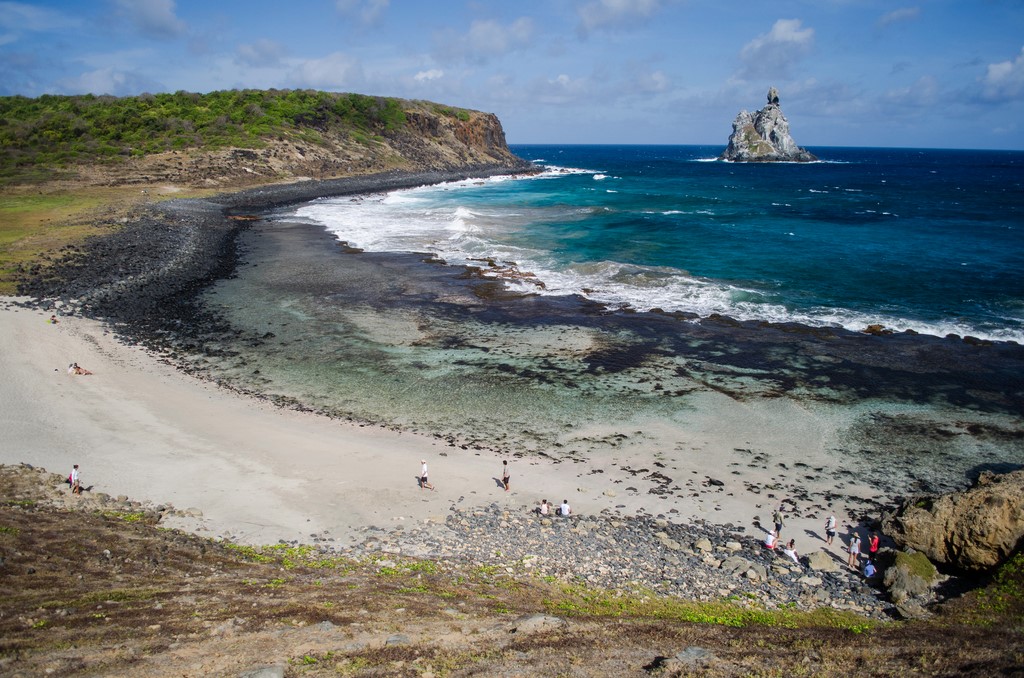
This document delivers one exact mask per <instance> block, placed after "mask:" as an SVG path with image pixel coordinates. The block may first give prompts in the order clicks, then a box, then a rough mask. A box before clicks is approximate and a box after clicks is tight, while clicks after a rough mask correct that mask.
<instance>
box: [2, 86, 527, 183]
mask: <svg viewBox="0 0 1024 678" xmlns="http://www.w3.org/2000/svg"><path fill="white" fill-rule="evenodd" d="M0 144H2V145H3V148H4V153H3V155H2V156H0V187H2V186H7V187H11V186H15V185H19V184H25V183H32V184H36V183H39V182H47V181H52V180H54V179H60V180H63V181H70V182H72V183H74V184H77V185H81V186H120V185H139V184H143V185H144V184H158V183H170V184H175V185H179V186H187V187H192V188H218V187H238V186H247V185H253V184H260V183H268V182H280V181H291V180H296V179H303V178H315V179H324V178H331V177H337V176H350V175H353V174H366V173H371V172H380V171H385V170H392V169H399V170H407V171H423V170H446V169H454V168H463V167H468V166H475V165H517V164H520V163H521V161H519V159H518V158H516V157H515V156H514V155H512V153H511V152H510V151H509V150H508V147H507V145H506V143H505V135H504V132H503V131H502V128H501V123H500V122H499V121H498V119H497V117H496V116H494V115H493V114H489V113H481V112H479V111H470V110H466V109H460V108H452V107H448V106H443V105H441V104H435V103H430V102H426V101H408V100H402V99H394V98H384V97H370V96H365V95H361V94H347V93H346V94H342V93H333V92H320V91H313V90H233V91H221V92H211V93H208V94H196V93H191V92H176V93H173V94H170V93H168V94H144V95H140V96H137V97H123V98H116V97H109V96H93V95H82V96H42V97H39V98H36V99H29V98H26V97H20V96H14V97H0Z"/></svg>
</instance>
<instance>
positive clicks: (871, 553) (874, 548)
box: [868, 532, 878, 560]
mask: <svg viewBox="0 0 1024 678" xmlns="http://www.w3.org/2000/svg"><path fill="white" fill-rule="evenodd" d="M877 555H878V533H877V532H872V533H871V538H870V539H868V560H870V559H871V558H874V557H875V556H877Z"/></svg>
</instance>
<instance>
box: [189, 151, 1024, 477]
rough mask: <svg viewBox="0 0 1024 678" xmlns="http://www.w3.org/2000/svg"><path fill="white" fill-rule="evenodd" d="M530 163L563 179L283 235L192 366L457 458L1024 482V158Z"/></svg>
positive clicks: (249, 252) (508, 181)
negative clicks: (415, 437) (398, 433)
mask: <svg viewBox="0 0 1024 678" xmlns="http://www.w3.org/2000/svg"><path fill="white" fill-rule="evenodd" d="M513 150H514V151H515V152H516V153H517V154H518V155H520V156H521V157H524V158H526V159H529V160H532V161H535V162H536V163H537V164H538V165H540V166H541V167H543V168H544V169H543V172H541V173H540V174H537V175H532V176H517V177H499V178H492V179H481V180H470V181H464V182H459V183H453V184H445V185H437V186H429V187H423V188H417V189H411V190H403V191H397V192H392V193H387V194H383V193H382V194H371V195H363V196H356V197H352V196H347V197H341V198H326V199H319V200H315V201H312V202H310V203H307V204H303V205H299V206H296V207H290V208H287V209H283V210H277V211H275V212H273V213H270V214H267V215H266V216H265V218H264V219H263V220H262V221H259V222H256V223H254V224H253V226H252V227H251V228H248V229H247V230H245V231H244V232H243V233H242V235H241V236H240V239H239V244H238V247H239V261H240V264H239V266H238V268H237V270H236V271H235V274H234V275H233V276H232V277H230V278H228V279H225V280H221V281H219V282H218V283H217V284H215V285H214V286H213V287H211V288H210V289H209V290H208V291H207V292H206V293H205V294H204V296H203V305H204V307H205V309H206V310H208V311H210V312H211V313H213V314H215V315H216V316H217V317H219V318H220V319H221V320H223V322H224V324H225V326H226V327H228V328H230V329H229V331H227V332H224V333H222V334H221V335H220V336H219V338H218V339H217V340H216V342H214V343H212V344H207V345H206V347H205V350H204V351H203V352H202V353H201V354H200V355H198V356H197V357H196V359H195V363H196V364H195V367H196V368H197V369H200V370H203V371H205V372H207V373H209V374H210V375H211V376H212V377H213V378H214V379H216V380H217V381H219V382H220V383H223V384H225V385H228V386H231V387H233V388H238V389H241V390H244V391H247V392H252V393H256V394H260V395H262V396H264V397H267V398H270V399H272V400H274V401H276V402H279V403H285V404H291V405H295V406H299V407H302V408H306V409H312V410H315V411H319V412H323V413H326V414H329V415H331V416H335V417H340V418H344V419H349V420H352V421H355V422H359V423H369V424H373V425H381V426H386V427H391V428H396V429H399V430H402V431H411V432H416V433H420V434H426V435H431V436H435V437H436V438H437V439H438V441H439V444H442V445H443V446H445V447H447V448H450V449H452V450H453V452H455V453H459V451H460V450H461V451H462V452H461V453H482V452H483V451H484V450H491V451H494V452H496V453H498V454H503V455H507V454H515V455H525V456H530V455H543V456H547V457H551V458H554V459H558V460H564V461H573V462H580V463H587V462H589V461H593V460H595V459H597V460H602V459H604V460H608V459H612V458H615V459H617V463H620V464H626V465H628V464H630V463H631V462H630V459H631V458H632V457H631V454H632V453H631V450H632V451H637V452H639V451H642V452H643V454H644V455H648V456H649V455H652V454H653V455H654V456H655V457H656V458H660V459H663V460H665V463H666V464H671V463H673V462H676V463H679V464H686V465H688V466H689V467H692V466H693V465H695V464H696V465H698V466H699V464H700V461H699V460H700V459H701V458H702V455H713V456H714V457H715V458H716V459H726V458H728V459H734V460H735V461H733V462H730V463H732V464H735V465H737V467H738V468H739V467H750V466H757V467H758V468H759V469H760V470H759V472H765V473H770V472H771V471H770V468H769V462H768V461H766V460H768V459H771V458H773V457H775V458H777V455H778V454H781V453H782V451H784V452H785V456H786V459H788V460H789V461H788V462H786V463H788V464H791V463H792V459H794V458H796V459H803V460H805V462H804V463H805V464H808V465H811V466H813V467H814V468H815V469H817V470H816V471H815V473H824V472H825V471H823V470H822V469H831V472H832V473H835V474H839V475H836V476H835V478H836V480H835V483H836V486H837V487H843V486H845V485H847V484H848V482H849V480H850V477H856V478H857V483H856V484H857V485H858V487H861V488H862V489H863V488H869V489H864V492H869V491H870V492H882V493H887V494H889V495H890V496H891V495H895V494H900V493H903V492H906V491H907V490H908V488H910V487H916V488H918V489H920V488H931V489H934V488H941V487H947V488H948V487H955V486H958V484H960V483H963V482H965V479H966V478H968V477H970V476H971V475H974V474H976V473H977V472H978V471H979V470H980V469H982V468H1005V467H1006V466H1007V465H1010V466H1011V467H1012V466H1017V465H1021V464H1024V426H1022V425H1021V423H1020V422H1021V418H1022V416H1024V389H1022V386H1021V385H1022V384H1024V346H1021V343H1024V281H1022V276H1021V275H1020V273H1021V271H1022V270H1024V232H1022V231H1024V200H1022V197H1024V191H1022V185H1024V153H1020V152H990V151H931V150H905V149H839V148H836V149H830V148H822V149H819V148H815V149H812V150H813V152H815V153H816V154H817V155H818V156H819V157H820V158H822V161H821V162H817V163H811V164H772V165H752V164H732V163H725V162H719V161H716V160H715V159H714V158H715V156H716V155H717V153H718V152H720V150H721V149H720V148H717V147H696V146H664V147H660V146H515V147H513ZM869 325H883V326H885V327H886V328H888V329H890V330H891V331H892V333H891V334H887V335H872V334H867V333H864V332H863V330H864V329H865V328H866V327H868V326H869ZM948 335H956V336H948ZM787 473H789V472H788V471H787ZM808 477H810V476H808ZM793 491H794V492H795V491H797V490H796V489H794V490H793Z"/></svg>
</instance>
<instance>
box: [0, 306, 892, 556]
mask: <svg viewBox="0 0 1024 678" xmlns="http://www.w3.org/2000/svg"><path fill="white" fill-rule="evenodd" d="M18 302H19V300H17V299H7V300H5V301H4V303H3V304H2V306H3V307H2V308H0V345H2V346H3V347H4V348H3V351H2V352H0V370H2V373H3V375H4V378H3V379H2V380H0V384H2V387H0V388H2V390H3V396H2V401H3V402H4V403H5V406H4V408H3V410H2V414H0V462H2V463H6V464H17V463H29V464H32V465H33V466H42V467H44V468H46V469H47V470H50V471H53V472H57V473H62V472H63V473H67V472H68V471H70V469H71V466H72V464H75V463H77V464H80V465H81V468H82V475H83V484H84V486H85V487H88V488H91V491H92V492H104V493H107V494H109V495H112V496H118V495H126V496H128V497H131V498H132V499H136V500H142V501H148V502H151V503H154V504H160V503H168V504H171V505H173V506H174V507H175V508H176V509H178V510H179V511H182V510H185V509H198V511H200V512H201V518H199V517H196V518H189V517H182V516H174V517H169V518H166V519H165V520H164V521H163V522H162V524H164V525H166V526H169V527H178V528H181V529H186V530H190V531H195V532H197V533H199V534H201V535H206V536H211V537H225V538H230V539H231V540H233V541H236V542H240V543H248V544H267V543H274V542H277V541H278V540H285V541H297V542H304V543H309V542H311V541H326V542H327V543H328V544H331V543H333V544H335V545H337V546H346V545H349V544H351V543H354V542H356V541H359V540H361V539H362V536H361V535H362V533H363V532H364V531H365V528H367V527H378V528H383V529H392V528H395V527H397V526H400V525H405V526H409V525H412V524H417V525H429V524H431V523H437V524H440V523H443V521H444V519H445V517H446V516H447V515H448V514H449V512H450V511H451V509H452V507H458V508H460V509H472V508H474V507H487V506H490V505H491V504H492V503H495V504H497V505H498V506H499V507H502V508H507V509H510V510H514V511H520V510H521V511H527V510H530V509H531V508H532V507H534V506H536V505H537V504H538V503H539V502H540V500H541V499H545V498H546V499H548V501H550V502H552V503H553V504H558V503H561V501H562V500H563V499H568V500H569V502H570V504H571V505H572V506H573V509H574V512H575V513H576V514H577V515H594V514H601V513H604V514H605V515H616V514H617V515H636V514H647V515H652V516H664V517H665V518H667V519H669V520H671V521H673V522H678V523H685V522H687V521H690V520H693V519H705V520H708V521H710V522H713V523H716V524H720V525H722V524H732V525H734V526H736V527H737V528H738V529H740V530H742V531H745V533H746V534H751V535H755V536H761V535H762V530H761V529H760V528H759V527H758V524H757V519H758V518H760V519H761V521H763V522H764V524H765V525H768V523H769V521H770V516H771V514H772V512H773V511H774V509H775V508H776V507H777V506H778V505H779V503H780V502H781V501H782V500H784V499H785V500H788V502H791V503H787V510H788V511H789V512H788V513H787V526H786V528H785V529H784V531H783V536H784V538H786V539H788V538H790V537H795V538H796V539H797V545H798V549H799V550H801V551H802V552H807V551H809V550H811V549H816V548H820V547H822V546H823V545H824V542H823V541H822V540H821V539H820V535H821V533H822V525H823V523H824V521H825V518H826V516H827V515H828V510H827V509H828V508H829V507H827V506H826V505H825V503H824V502H820V501H814V502H812V501H810V500H803V501H798V500H795V499H793V496H794V494H793V492H794V489H795V491H796V492H797V494H798V495H813V496H816V497H819V498H820V497H821V496H823V495H824V493H828V492H831V491H832V490H833V489H834V487H833V485H834V478H833V476H832V475H830V474H828V473H821V474H818V475H813V474H811V476H809V477H808V478H801V479H800V481H799V483H796V481H794V480H792V479H790V482H789V483H786V482H782V483H780V480H779V476H778V474H779V473H780V471H779V468H781V467H779V466H778V464H779V463H783V464H786V465H787V467H788V468H790V469H791V468H792V467H793V464H795V463H796V462H798V461H799V462H803V463H806V464H808V466H809V467H813V466H818V467H821V466H824V465H826V464H828V463H829V461H830V460H829V458H828V456H827V454H826V453H825V452H823V451H821V444H822V441H823V439H824V438H825V437H827V431H825V430H822V427H823V426H825V424H824V423H823V422H822V421H820V420H819V419H818V418H817V417H816V416H815V415H814V414H813V413H811V412H808V411H806V410H804V409H803V408H801V407H800V406H799V405H797V404H794V403H792V402H790V401H787V400H781V399H774V400H765V401H760V402H758V401H754V402H747V403H743V404H738V403H735V402H732V401H731V400H730V399H729V398H727V397H726V396H723V395H721V394H713V393H712V394H709V396H708V397H709V398H711V399H712V400H708V401H706V403H705V404H706V406H705V407H703V408H701V412H698V413H696V414H695V415H694V416H693V418H692V421H693V422H694V427H695V428H694V430H693V431H691V432H689V433H688V434H686V435H685V436H682V437H681V433H680V431H679V430H678V428H677V427H673V430H671V431H664V432H662V433H663V435H658V433H659V432H658V431H657V425H658V424H657V422H651V429H650V431H648V434H649V435H647V436H644V438H643V440H638V441H634V442H630V443H627V444H624V445H623V446H622V448H621V449H620V450H619V451H616V452H614V453H613V454H612V455H611V456H610V457H607V456H606V457H605V458H604V459H603V460H586V461H581V460H563V461H561V462H556V461H553V460H551V459H547V458H544V457H536V456H535V457H521V458H512V459H511V460H510V467H511V469H512V471H511V473H512V480H511V490H510V491H509V492H505V491H504V489H503V488H502V487H501V483H500V476H501V466H502V465H501V461H502V459H501V458H500V457H499V456H497V454H496V453H494V452H490V451H481V450H473V449H466V450H464V449H461V448H459V447H453V446H450V445H449V444H448V443H446V442H445V441H443V440H440V439H437V438H433V437H430V436H424V435H416V434H409V433H398V432H395V431H391V430H386V429H383V428H377V427H372V426H359V425H356V424H352V423H347V422H341V421H337V420H332V419H330V418H327V417H324V416H320V415H315V414H310V413H304V412H297V411H290V410H285V409H279V408H277V407H275V406H273V405H271V404H269V403H267V402H264V401H261V400H258V399H255V398H251V397H247V396H242V395H239V394H237V393H234V392H231V391H228V390H225V389H222V388H220V387H218V386H216V385H214V384H212V383H210V382H205V381H201V380H199V379H197V378H195V377H191V376H188V375H186V374H184V373H182V372H180V371H178V370H176V369H174V368H173V367H172V366H170V365H168V364H165V363H164V362H161V361H160V360H159V359H158V357H156V356H154V355H152V354H150V353H147V352H146V351H144V350H142V349H140V348H137V347H132V346H126V345H123V344H121V343H119V342H118V341H117V340H116V338H115V337H114V335H113V334H112V333H111V332H110V331H109V329H108V328H106V327H105V326H104V325H103V324H101V323H99V322H97V321H93V320H88V319H83V318H79V317H63V318H61V320H60V322H59V323H58V324H56V325H53V324H50V323H49V322H48V318H49V313H48V312H43V311H40V310H35V309H31V308H28V307H25V306H21V305H20V304H19V303H18ZM71 362H77V363H79V364H80V365H82V366H83V367H85V368H87V369H89V370H92V372H93V374H92V375H89V376H72V375H69V374H68V372H67V367H68V364H69V363H71ZM715 398H718V399H719V400H717V401H716V400H714V399H715ZM599 428H600V427H595V430H593V431H590V433H593V434H594V435H599V434H600V433H601V431H600V430H599ZM585 433H587V431H581V432H580V434H581V435H582V434H585ZM652 435H653V436H654V438H655V439H660V440H669V439H675V441H676V442H675V445H674V446H673V447H667V446H665V445H652V444H650V440H651V436H652ZM752 449H756V450H757V454H756V456H757V457H758V458H757V459H756V460H755V461H753V462H752V461H751V455H752V454H754V452H752V451H751V450H752ZM421 459H426V460H427V462H428V464H429V466H430V480H431V482H432V483H433V484H434V486H435V487H436V490H435V491H429V490H421V489H420V488H419V487H418V485H417V482H416V476H417V475H418V472H419V468H420V460H421ZM783 473H784V475H788V474H789V471H785V472H783ZM667 478H671V480H670V481H668V482H666V479H667ZM709 479H714V480H716V481H719V482H721V483H722V484H721V485H718V484H716V483H710V482H709ZM794 483H796V484H794ZM773 485H774V489H772V486H773ZM670 487H671V488H675V490H676V491H674V492H659V489H660V488H661V489H667V488H670ZM751 488H753V489H751ZM651 490H654V491H655V492H653V493H652V492H651ZM843 491H844V493H846V495H848V496H850V497H856V496H861V497H869V496H871V495H872V493H873V490H872V488H870V487H867V486H865V485H859V484H857V483H856V482H855V481H853V482H848V483H847V484H846V487H845V489H844V490H843ZM854 503H856V502H854ZM812 504H813V505H812ZM852 508H854V507H853V506H851V505H847V504H844V503H843V502H841V501H837V502H835V503H834V505H833V506H832V507H831V509H832V510H834V511H835V513H836V515H837V517H838V519H839V524H840V532H841V534H842V533H843V528H842V526H843V525H844V523H846V522H847V520H848V516H849V515H850V514H849V513H848V511H849V510H851V509H852ZM438 529H443V528H441V527H438ZM841 547H842V542H841V540H840V539H837V540H836V541H835V543H834V545H833V547H832V550H833V551H834V552H835V553H836V554H837V555H840V556H841ZM841 557H842V556H841ZM844 559H845V558H844Z"/></svg>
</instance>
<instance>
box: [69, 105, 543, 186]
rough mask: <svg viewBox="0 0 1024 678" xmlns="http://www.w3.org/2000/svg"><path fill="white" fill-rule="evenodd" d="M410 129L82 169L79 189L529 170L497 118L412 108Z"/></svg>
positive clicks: (171, 154)
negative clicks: (391, 173) (511, 147)
mask: <svg viewBox="0 0 1024 678" xmlns="http://www.w3.org/2000/svg"><path fill="white" fill-rule="evenodd" d="M405 104H406V106H405V110H404V111H403V114H404V116H405V122H404V123H403V124H402V125H399V126H396V127H395V128H394V129H380V130H376V132H377V133H374V134H371V133H370V132H361V131H359V130H348V129H343V128H324V129H319V128H316V127H314V126H308V127H299V128H296V132H295V133H294V134H291V135H272V136H267V137H264V138H263V139H261V140H260V141H259V144H258V146H259V147H258V148H210V147H204V148H189V149H182V150H177V151H167V152H164V153H149V154H145V155H141V156H138V157H131V158H129V159H126V160H124V161H121V162H105V163H103V164H99V165H83V166H80V167H77V168H75V169H74V177H75V179H74V180H75V182H76V183H77V184H79V185H102V186H124V185H133V186H140V187H146V186H154V185H157V186H163V185H170V186H188V187H195V188H208V189H210V188H212V189H237V188H245V187H249V186H262V185H266V184H268V183H281V182H290V181H296V180H309V179H317V180H328V179H335V178H339V177H352V176H365V175H370V174H379V173H381V172H389V171H394V170H401V171H404V172H451V171H457V170H462V169H465V168H471V167H481V166H487V167H505V168H508V169H509V170H510V171H524V170H526V169H528V168H529V167H530V164H529V163H528V162H526V161H525V160H523V159H522V158H519V157H517V156H516V155H515V154H513V153H512V151H510V150H509V148H508V145H507V143H506V141H505V132H504V130H503V129H502V126H501V121H500V120H499V119H498V117H497V116H495V115H494V114H493V113H484V112H481V111H470V110H466V109H458V110H454V109H448V108H445V107H442V106H439V105H436V104H429V103H428V102H415V101H407V102H405Z"/></svg>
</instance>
